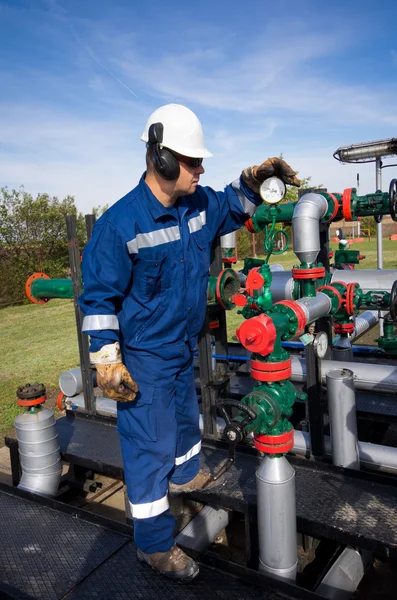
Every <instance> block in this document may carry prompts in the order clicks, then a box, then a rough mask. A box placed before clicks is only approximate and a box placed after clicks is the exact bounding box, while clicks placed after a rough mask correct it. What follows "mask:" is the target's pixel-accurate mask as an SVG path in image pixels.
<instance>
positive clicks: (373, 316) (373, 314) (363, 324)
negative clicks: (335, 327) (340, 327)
mask: <svg viewBox="0 0 397 600" xmlns="http://www.w3.org/2000/svg"><path fill="white" fill-rule="evenodd" d="M378 321H379V314H378V311H377V310H366V311H364V312H363V313H361V315H358V316H357V317H356V318H355V319H354V331H353V333H352V334H351V335H350V336H349V338H348V339H349V340H350V342H352V341H353V340H355V341H357V340H358V339H359V338H360V337H361V336H363V335H364V333H367V331H369V330H370V329H372V328H373V327H375V325H376V324H377V323H378ZM343 337H344V336H339V335H337V336H335V338H334V340H333V342H332V345H333V346H338V347H340V346H341V345H342V346H344V345H345V344H344V342H343ZM335 360H338V359H335ZM348 360H350V359H348Z"/></svg>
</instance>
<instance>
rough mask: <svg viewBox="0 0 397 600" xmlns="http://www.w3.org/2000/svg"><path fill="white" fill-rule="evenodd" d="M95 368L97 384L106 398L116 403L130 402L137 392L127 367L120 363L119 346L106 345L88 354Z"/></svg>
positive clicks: (116, 343)
mask: <svg viewBox="0 0 397 600" xmlns="http://www.w3.org/2000/svg"><path fill="white" fill-rule="evenodd" d="M90 360H91V362H92V363H93V364H94V365H95V367H96V372H97V384H98V386H99V387H100V388H101V390H102V391H103V392H104V394H106V396H107V397H108V398H111V399H112V400H117V401H118V402H131V401H132V400H134V399H135V396H136V394H137V392H138V385H137V383H136V382H135V381H134V380H133V379H132V377H131V375H130V374H129V372H128V370H127V367H126V366H125V365H124V364H123V363H122V361H121V350H120V344H119V343H118V342H115V343H114V344H107V345H105V346H103V347H102V348H101V349H100V350H99V351H98V352H91V353H90Z"/></svg>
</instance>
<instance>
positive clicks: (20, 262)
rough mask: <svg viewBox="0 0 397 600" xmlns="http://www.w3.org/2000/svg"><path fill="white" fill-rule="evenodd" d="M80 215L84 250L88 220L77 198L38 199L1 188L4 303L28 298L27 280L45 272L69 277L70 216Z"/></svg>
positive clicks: (0, 274) (0, 281) (0, 284)
mask: <svg viewBox="0 0 397 600" xmlns="http://www.w3.org/2000/svg"><path fill="white" fill-rule="evenodd" d="M73 214H74V215H76V217H77V230H78V239H79V243H80V247H83V246H84V244H85V242H86V233H85V221H84V217H83V215H82V214H81V213H79V212H78V211H77V208H76V206H75V200H74V198H73V196H66V197H65V198H64V199H63V200H59V199H58V198H57V197H54V196H52V197H51V196H49V195H48V194H38V195H37V196H36V197H35V198H34V197H33V196H32V195H31V194H29V193H28V192H26V191H25V189H24V188H23V187H21V188H20V189H19V190H11V191H9V190H8V189H7V188H1V189H0V296H1V302H2V303H4V302H12V301H19V300H22V299H23V298H24V287H25V282H26V280H27V278H28V277H29V276H30V275H31V274H32V273H34V272H37V271H42V272H45V273H46V274H47V275H49V276H50V277H66V276H67V275H68V267H69V255H68V245H67V236H66V220H65V218H66V215H73Z"/></svg>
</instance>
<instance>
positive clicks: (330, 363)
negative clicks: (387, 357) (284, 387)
mask: <svg viewBox="0 0 397 600" xmlns="http://www.w3.org/2000/svg"><path fill="white" fill-rule="evenodd" d="M291 358H292V378H291V379H292V381H294V382H302V381H306V361H305V359H303V358H299V357H296V356H292V357H291ZM344 366H345V367H346V368H347V369H350V370H351V371H353V373H354V385H355V388H356V390H367V391H373V392H377V393H385V394H393V395H394V396H395V395H397V367H395V366H389V365H378V364H373V363H367V362H365V363H359V362H354V363H346V364H345V365H344ZM320 369H321V379H322V382H323V383H325V382H326V375H327V373H328V371H332V370H333V369H340V363H339V362H338V361H335V360H322V361H320Z"/></svg>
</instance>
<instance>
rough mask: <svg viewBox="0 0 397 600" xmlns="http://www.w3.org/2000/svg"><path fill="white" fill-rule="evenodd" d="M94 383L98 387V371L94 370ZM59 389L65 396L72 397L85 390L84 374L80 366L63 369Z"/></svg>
mask: <svg viewBox="0 0 397 600" xmlns="http://www.w3.org/2000/svg"><path fill="white" fill-rule="evenodd" d="M92 385H93V386H94V387H96V371H95V370H93V371H92ZM59 389H60V390H61V392H62V393H63V394H65V396H68V397H72V396H77V394H81V392H82V391H83V375H82V373H81V369H80V367H77V368H76V369H70V370H69V371H63V372H62V373H61V374H60V376H59Z"/></svg>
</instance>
